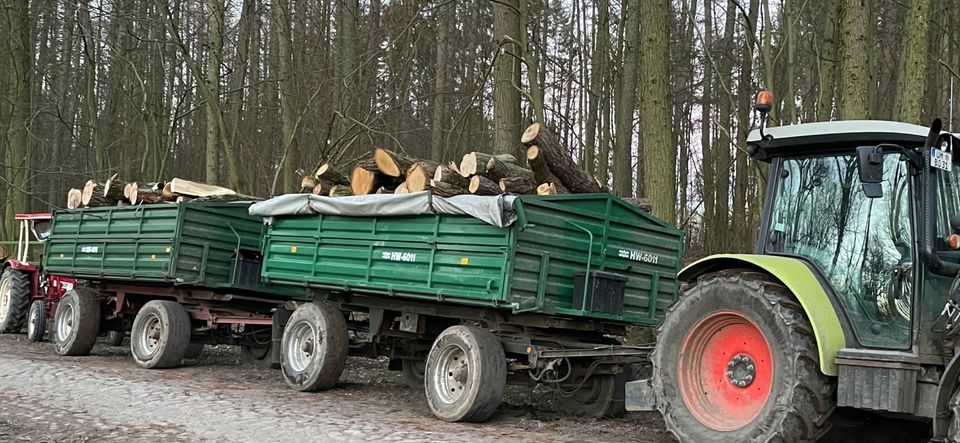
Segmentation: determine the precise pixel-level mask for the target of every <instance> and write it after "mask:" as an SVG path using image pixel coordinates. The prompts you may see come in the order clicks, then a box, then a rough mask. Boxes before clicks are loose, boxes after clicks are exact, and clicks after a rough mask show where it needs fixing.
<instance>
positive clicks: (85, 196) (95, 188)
mask: <svg viewBox="0 0 960 443" xmlns="http://www.w3.org/2000/svg"><path fill="white" fill-rule="evenodd" d="M116 203H117V201H116V200H114V201H113V202H112V203H111V202H110V201H109V200H107V199H106V198H105V197H104V196H103V183H98V182H97V181H96V180H87V183H85V184H84V185H83V191H82V193H81V195H80V204H81V205H82V206H106V205H111V206H112V205H115V204H116Z"/></svg>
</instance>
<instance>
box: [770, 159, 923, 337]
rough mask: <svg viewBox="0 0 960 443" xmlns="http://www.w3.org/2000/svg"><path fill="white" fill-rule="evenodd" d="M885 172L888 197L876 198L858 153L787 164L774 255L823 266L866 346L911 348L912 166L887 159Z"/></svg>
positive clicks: (777, 202)
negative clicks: (864, 184) (866, 187)
mask: <svg viewBox="0 0 960 443" xmlns="http://www.w3.org/2000/svg"><path fill="white" fill-rule="evenodd" d="M883 170H884V177H883V183H882V186H883V197H881V198H874V199H871V198H867V197H866V196H865V195H864V193H863V190H862V188H861V186H860V180H859V177H858V172H857V159H856V156H854V155H837V156H827V157H815V158H798V159H789V158H788V159H784V160H783V162H782V166H781V169H780V171H779V174H778V176H779V182H778V185H777V191H776V195H775V196H774V208H773V213H772V218H771V226H770V227H771V229H772V231H773V232H772V233H771V236H770V239H771V241H769V242H768V243H767V249H768V251H767V252H769V253H778V254H787V255H794V256H799V257H803V258H806V259H807V260H808V261H810V262H812V263H813V264H814V265H816V266H817V267H818V268H819V269H820V271H821V272H822V273H823V275H824V276H826V278H827V280H828V282H829V284H830V285H831V286H832V287H833V290H834V291H835V292H836V293H837V295H838V296H839V297H838V298H839V299H840V302H841V303H842V304H843V310H844V311H845V312H846V313H847V316H848V317H849V319H850V321H851V323H852V325H853V326H854V329H855V333H856V335H857V337H858V340H859V341H860V343H861V344H862V345H864V346H868V347H879V348H892V349H905V348H908V347H909V346H910V326H911V324H910V320H911V305H912V304H911V300H912V296H913V294H912V293H911V287H912V286H911V277H910V276H911V275H912V263H913V239H912V230H911V228H910V210H909V202H910V200H909V195H908V194H909V188H908V181H909V180H908V167H907V165H906V164H905V162H903V161H900V159H899V155H887V156H886V157H885V158H884V165H883Z"/></svg>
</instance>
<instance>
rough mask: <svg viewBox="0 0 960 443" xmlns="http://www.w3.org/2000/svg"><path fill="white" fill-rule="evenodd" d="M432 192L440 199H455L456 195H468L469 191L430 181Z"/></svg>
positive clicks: (449, 184)
mask: <svg viewBox="0 0 960 443" xmlns="http://www.w3.org/2000/svg"><path fill="white" fill-rule="evenodd" d="M430 191H431V192H433V194H434V195H438V196H440V197H453V196H455V195H462V194H467V190H466V189H464V188H461V187H459V186H456V185H453V184H451V183H447V182H441V181H437V180H430Z"/></svg>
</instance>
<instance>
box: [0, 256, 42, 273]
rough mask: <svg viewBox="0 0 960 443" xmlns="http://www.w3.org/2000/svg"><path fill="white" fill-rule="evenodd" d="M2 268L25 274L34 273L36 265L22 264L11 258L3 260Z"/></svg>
mask: <svg viewBox="0 0 960 443" xmlns="http://www.w3.org/2000/svg"><path fill="white" fill-rule="evenodd" d="M4 267H5V268H13V269H16V270H18V271H25V272H34V271H36V270H37V265H36V264H35V263H24V262H22V261H20V260H17V259H13V258H10V259H7V260H5V261H4Z"/></svg>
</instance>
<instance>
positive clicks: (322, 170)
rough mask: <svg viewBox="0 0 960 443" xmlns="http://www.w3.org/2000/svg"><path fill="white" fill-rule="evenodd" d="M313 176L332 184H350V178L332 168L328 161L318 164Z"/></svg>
mask: <svg viewBox="0 0 960 443" xmlns="http://www.w3.org/2000/svg"><path fill="white" fill-rule="evenodd" d="M313 178H314V179H316V180H324V181H326V182H328V183H332V184H334V185H348V186H349V185H350V180H349V179H348V178H347V176H346V175H343V173H342V172H340V171H338V170H336V169H334V168H333V166H331V165H330V164H329V163H324V164H322V165H320V166H319V167H318V168H317V172H314V173H313Z"/></svg>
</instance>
